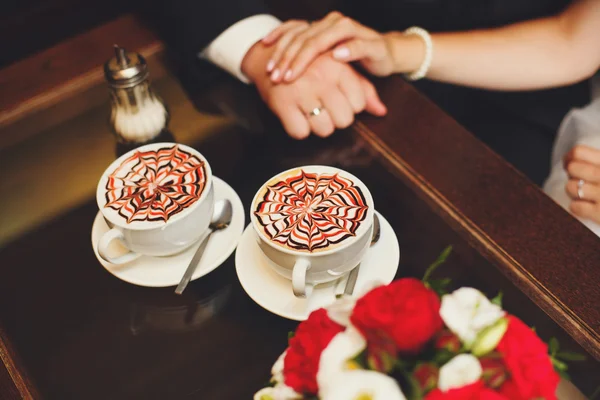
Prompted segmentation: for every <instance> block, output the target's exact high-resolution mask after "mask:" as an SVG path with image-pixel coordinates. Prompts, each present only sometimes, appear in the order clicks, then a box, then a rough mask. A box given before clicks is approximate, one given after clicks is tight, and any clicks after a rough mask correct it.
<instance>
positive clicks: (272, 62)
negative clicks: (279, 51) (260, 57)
mask: <svg viewBox="0 0 600 400" xmlns="http://www.w3.org/2000/svg"><path fill="white" fill-rule="evenodd" d="M274 66H275V61H273V60H269V62H268V63H267V72H271V70H272V69H273V67H274Z"/></svg>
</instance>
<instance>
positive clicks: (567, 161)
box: [564, 145, 600, 223]
mask: <svg viewBox="0 0 600 400" xmlns="http://www.w3.org/2000/svg"><path fill="white" fill-rule="evenodd" d="M564 165H565V170H566V171H567V173H568V174H569V178H570V179H569V182H567V187H566V191H567V193H568V194H569V196H570V197H571V198H572V199H573V201H572V202H571V207H570V208H571V212H572V213H573V214H574V215H576V216H578V217H580V218H587V219H591V220H593V221H595V222H597V223H600V150H596V149H594V148H592V147H588V146H581V145H579V146H575V147H573V148H572V149H571V151H570V152H569V153H567V155H566V156H565V158H564ZM580 181H583V184H580Z"/></svg>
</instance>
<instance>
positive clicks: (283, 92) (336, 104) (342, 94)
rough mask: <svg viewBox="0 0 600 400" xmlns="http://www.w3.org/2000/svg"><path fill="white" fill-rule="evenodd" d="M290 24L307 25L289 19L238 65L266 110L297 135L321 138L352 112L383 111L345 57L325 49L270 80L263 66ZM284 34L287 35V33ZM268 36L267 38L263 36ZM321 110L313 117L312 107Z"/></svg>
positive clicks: (368, 85)
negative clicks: (288, 76)
mask: <svg viewBox="0 0 600 400" xmlns="http://www.w3.org/2000/svg"><path fill="white" fill-rule="evenodd" d="M293 26H305V27H306V26H308V24H307V23H304V24H303V23H301V22H300V21H290V22H288V23H285V24H283V25H282V26H281V27H282V28H281V29H279V28H278V29H279V30H277V31H274V33H272V34H271V35H269V36H268V37H267V38H266V40H264V41H263V42H259V43H257V44H255V45H254V46H253V48H252V49H250V51H248V53H247V54H246V57H245V58H244V61H243V63H242V71H243V72H244V74H245V75H246V76H248V77H249V79H250V80H251V81H253V82H254V84H255V85H256V88H257V89H258V92H259V93H260V95H261V97H262V98H263V100H264V101H265V102H266V104H267V105H268V106H269V108H270V109H271V110H272V111H273V112H274V113H275V114H276V115H277V116H278V117H279V119H280V120H281V123H282V124H283V126H284V128H285V130H286V131H287V132H288V134H289V135H290V136H292V137H294V138H297V139H303V138H305V137H307V136H308V135H309V134H310V132H314V133H315V134H317V135H319V136H322V137H325V136H328V135H330V134H331V133H333V132H334V130H335V129H336V128H346V127H348V126H349V125H350V124H352V122H353V121H354V116H355V114H358V113H360V112H362V111H367V112H369V113H371V114H373V115H376V116H383V115H385V114H386V112H387V109H386V107H385V105H384V104H383V103H382V101H381V100H380V98H379V96H378V94H377V91H376V90H375V87H374V86H373V85H372V84H371V83H370V82H369V81H368V80H367V79H366V78H365V77H364V76H362V75H361V74H360V73H358V72H357V71H356V70H354V68H352V67H351V66H350V65H348V63H347V62H345V60H344V61H343V62H342V61H338V60H335V59H334V58H332V57H331V55H329V54H327V53H314V55H313V56H312V58H311V59H310V62H307V63H306V65H304V67H303V68H302V69H301V70H300V69H298V74H295V75H294V77H293V79H289V80H287V81H285V82H281V81H278V80H274V79H271V78H272V77H273V73H270V74H269V73H268V72H267V69H269V68H268V67H270V66H271V64H273V63H274V62H275V61H273V60H276V59H278V58H277V57H279V54H280V53H281V46H273V45H272V43H274V42H275V41H276V40H277V38H278V37H279V36H280V35H279V34H278V32H280V33H284V32H288V31H287V30H285V29H287V28H290V27H293ZM286 37H287V36H286ZM267 39H268V40H267ZM315 109H318V110H319V111H321V112H320V113H318V115H314V113H311V112H312V111H313V110H315Z"/></svg>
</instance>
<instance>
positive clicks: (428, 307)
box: [351, 278, 443, 354]
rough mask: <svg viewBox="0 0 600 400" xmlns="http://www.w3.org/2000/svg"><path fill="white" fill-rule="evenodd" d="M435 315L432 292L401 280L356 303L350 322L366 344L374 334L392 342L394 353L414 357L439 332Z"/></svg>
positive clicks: (435, 299) (437, 303) (437, 302)
mask: <svg viewBox="0 0 600 400" xmlns="http://www.w3.org/2000/svg"><path fill="white" fill-rule="evenodd" d="M439 311H440V299H439V298H438V296H437V294H436V293H435V292H434V291H433V290H431V289H428V288H427V287H425V285H424V284H423V282H421V281H419V280H417V279H414V278H405V279H400V280H397V281H395V282H392V283H391V284H389V285H387V286H380V287H377V288H375V289H373V290H371V291H370V292H369V293H367V294H366V295H364V296H363V297H362V298H360V299H358V301H357V302H356V306H355V307H354V311H353V312H352V316H351V321H352V323H353V324H354V325H355V326H356V327H357V328H358V329H359V330H360V331H361V332H362V334H363V335H364V336H365V338H366V339H367V342H369V339H370V336H371V335H370V332H378V334H377V335H378V336H381V335H382V334H384V335H386V336H388V337H389V338H390V339H392V341H393V343H394V344H395V345H396V349H397V350H398V351H401V352H406V353H413V354H414V353H417V352H418V351H419V350H420V349H421V348H422V347H423V345H425V343H427V342H428V341H429V340H431V338H432V337H433V335H435V334H436V333H437V332H438V331H439V330H440V329H441V328H442V326H443V322H442V319H441V317H440V313H439ZM369 351H370V350H369Z"/></svg>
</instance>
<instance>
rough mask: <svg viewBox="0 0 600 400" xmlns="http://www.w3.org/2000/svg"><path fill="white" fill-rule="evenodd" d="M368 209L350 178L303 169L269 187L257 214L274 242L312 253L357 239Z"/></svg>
mask: <svg viewBox="0 0 600 400" xmlns="http://www.w3.org/2000/svg"><path fill="white" fill-rule="evenodd" d="M368 208H369V207H368V206H367V202H366V200H365V197H364V195H363V193H362V191H361V190H360V188H359V187H358V186H356V185H355V184H354V183H353V182H352V181H351V180H350V179H347V178H345V177H342V176H340V175H339V174H317V173H308V172H305V171H304V170H301V171H299V172H297V173H296V174H294V175H292V176H289V177H287V178H284V179H282V180H281V181H279V182H276V183H274V184H272V185H268V186H267V187H266V189H265V193H264V195H262V198H261V199H260V201H259V202H258V203H257V205H256V209H255V210H254V214H255V216H256V218H257V221H258V223H259V224H260V225H261V226H262V228H263V231H264V232H265V234H266V235H267V237H269V238H270V239H271V241H273V242H274V243H277V244H280V245H283V246H286V247H289V248H291V249H294V250H304V251H309V252H313V251H315V250H319V249H327V248H328V247H330V246H332V245H334V244H337V243H341V242H342V241H344V240H345V239H347V238H350V237H353V236H355V234H356V231H357V229H358V228H359V226H360V225H361V222H362V221H364V219H365V218H366V216H367V211H368Z"/></svg>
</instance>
